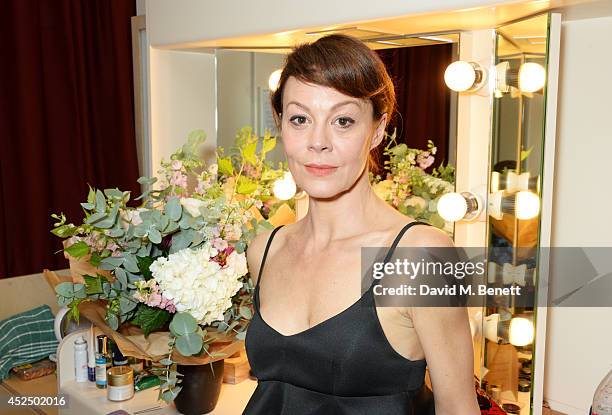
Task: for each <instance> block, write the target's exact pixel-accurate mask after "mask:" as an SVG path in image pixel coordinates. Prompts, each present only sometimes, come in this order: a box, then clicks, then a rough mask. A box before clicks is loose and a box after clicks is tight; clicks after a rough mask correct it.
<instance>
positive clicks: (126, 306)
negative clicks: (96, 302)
mask: <svg viewBox="0 0 612 415" xmlns="http://www.w3.org/2000/svg"><path fill="white" fill-rule="evenodd" d="M137 305H138V302H136V300H134V299H132V298H129V297H126V296H125V295H122V296H121V297H119V308H120V309H121V314H126V313H129V312H130V311H132V310H134V309H135V308H136V306H137Z"/></svg>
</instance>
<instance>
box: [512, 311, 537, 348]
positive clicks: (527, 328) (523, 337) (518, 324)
mask: <svg viewBox="0 0 612 415" xmlns="http://www.w3.org/2000/svg"><path fill="white" fill-rule="evenodd" d="M533 335H534V330H533V323H532V322H531V320H529V319H526V318H524V317H514V318H513V319H512V320H510V339H509V341H510V344H513V345H515V346H527V345H528V344H531V343H533Z"/></svg>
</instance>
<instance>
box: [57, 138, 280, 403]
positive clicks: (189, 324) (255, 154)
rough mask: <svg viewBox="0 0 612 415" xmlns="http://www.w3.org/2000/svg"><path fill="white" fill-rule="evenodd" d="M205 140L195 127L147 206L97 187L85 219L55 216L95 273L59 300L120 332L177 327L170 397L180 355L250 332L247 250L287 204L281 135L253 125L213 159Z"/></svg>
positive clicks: (68, 285) (70, 250)
mask: <svg viewBox="0 0 612 415" xmlns="http://www.w3.org/2000/svg"><path fill="white" fill-rule="evenodd" d="M204 141H205V136H204V133H203V132H202V131H194V132H192V133H191V134H190V135H189V138H188V142H187V143H186V144H185V145H184V146H183V147H182V148H181V149H180V150H179V151H177V152H176V153H174V154H173V155H172V156H171V158H170V160H169V161H162V163H161V168H160V170H159V171H158V177H159V179H158V178H144V177H141V178H140V179H139V180H138V181H139V183H141V184H142V185H144V186H145V187H146V191H145V192H144V193H143V194H142V195H141V196H140V197H138V198H137V199H136V200H138V201H140V204H139V205H138V206H129V205H128V203H129V201H130V192H125V191H120V190H118V189H106V190H104V191H102V190H99V189H94V188H91V187H90V190H89V194H88V197H87V201H86V202H85V203H82V204H81V206H82V207H83V211H84V213H85V218H84V220H83V223H82V224H81V225H78V226H77V225H74V224H72V223H66V217H65V216H64V215H63V214H61V215H52V216H53V218H55V219H56V220H57V223H55V225H54V229H53V230H52V233H53V234H55V235H57V236H59V237H61V238H64V239H65V241H64V252H65V255H66V256H67V257H69V258H70V259H71V263H72V262H73V261H75V262H80V263H87V266H89V268H81V269H88V270H89V271H91V272H80V273H79V274H78V275H77V276H76V278H75V276H74V275H73V281H72V282H63V283H60V284H58V285H56V287H55V291H56V293H57V296H58V302H59V304H60V305H66V306H68V307H69V309H70V314H71V315H72V317H74V318H75V319H78V317H79V313H80V312H84V311H83V310H85V309H87V307H90V308H91V307H92V305H94V304H95V305H96V306H97V307H98V312H99V311H100V308H102V309H103V310H104V313H103V315H104V323H105V324H106V325H108V327H110V329H112V330H113V331H117V330H119V329H120V328H122V327H125V326H128V325H129V326H137V327H139V328H140V329H141V330H142V332H143V333H144V336H148V335H149V334H150V333H152V332H154V331H157V330H162V329H166V328H167V329H169V332H170V334H169V338H170V342H169V343H168V345H169V346H170V350H169V352H168V357H166V358H162V359H161V360H159V361H160V362H161V364H162V365H165V366H166V368H164V369H163V370H162V371H161V372H160V373H161V374H162V375H163V376H164V382H163V385H162V390H160V398H162V399H164V400H167V401H170V400H172V399H174V397H175V396H176V395H177V394H178V392H179V391H180V386H177V383H178V382H179V381H178V380H177V374H176V372H174V371H172V370H170V365H172V363H173V359H174V360H175V361H176V360H177V359H179V360H180V359H181V358H182V357H186V356H200V355H204V356H207V357H208V361H212V360H211V359H214V358H219V357H220V356H219V355H218V354H215V353H211V352H210V345H211V344H212V343H213V342H214V341H215V339H217V338H218V336H219V333H222V334H224V335H226V336H230V337H231V338H233V339H236V340H242V339H244V335H245V334H246V331H245V330H246V327H247V326H248V322H249V320H250V318H251V316H252V291H253V284H252V281H251V279H250V278H249V276H248V269H247V263H246V255H245V250H246V247H247V245H248V243H249V241H250V240H252V238H253V237H254V236H255V234H256V233H257V232H259V231H261V230H262V229H271V228H273V227H274V226H273V225H272V224H271V223H270V221H269V220H268V219H270V218H271V216H272V215H271V214H273V213H274V212H275V211H276V209H277V208H278V206H277V205H279V204H280V202H282V201H278V200H277V199H276V198H274V196H273V193H272V191H271V189H272V186H273V182H274V181H275V180H276V179H278V178H281V177H283V176H284V174H285V172H286V171H287V169H286V167H284V166H283V165H282V163H280V165H279V168H278V169H275V168H273V167H272V166H271V165H270V163H269V162H267V161H266V160H265V157H266V153H267V152H269V151H270V150H272V149H273V148H274V146H275V144H276V141H275V138H274V137H271V136H270V135H269V134H266V136H265V137H263V140H261V139H260V138H259V137H257V136H255V135H253V134H252V129H251V128H250V127H245V128H243V129H242V130H241V131H240V132H239V134H238V136H237V145H236V147H235V148H233V149H232V150H231V152H230V154H229V155H228V156H227V157H224V154H223V153H224V151H223V149H222V148H219V149H218V150H217V158H216V163H214V164H211V165H210V166H206V165H205V163H204V162H203V159H202V158H201V157H200V154H199V147H200V145H201V144H202V143H203V142H204ZM258 143H261V149H260V151H257V144H258ZM190 182H191V186H190ZM264 204H265V209H264ZM88 317H89V316H88ZM122 344H124V345H125V344H127V343H121V342H118V345H119V346H120V348H121V345H122ZM175 348H176V350H177V351H178V354H177V353H175V352H174V349H175ZM122 352H123V350H122ZM125 354H126V355H130V354H129V353H125ZM138 357H140V356H138ZM149 357H151V356H149ZM151 358H152V357H151ZM152 360H155V359H153V358H152Z"/></svg>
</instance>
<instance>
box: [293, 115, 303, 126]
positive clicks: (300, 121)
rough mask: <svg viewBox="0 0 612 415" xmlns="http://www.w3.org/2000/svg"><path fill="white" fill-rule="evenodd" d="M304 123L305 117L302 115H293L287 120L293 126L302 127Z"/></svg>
mask: <svg viewBox="0 0 612 415" xmlns="http://www.w3.org/2000/svg"><path fill="white" fill-rule="evenodd" d="M306 121H307V120H306V117H304V116H303V115H294V116H293V117H291V118H289V122H291V123H292V124H294V125H303V124H306Z"/></svg>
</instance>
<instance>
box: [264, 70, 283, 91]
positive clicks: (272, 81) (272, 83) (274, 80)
mask: <svg viewBox="0 0 612 415" xmlns="http://www.w3.org/2000/svg"><path fill="white" fill-rule="evenodd" d="M281 73H283V70H282V69H277V70H275V71H274V72H272V73H271V74H270V77H269V78H268V88H270V91H272V92H274V91H276V88H278V83H279V81H280V77H281Z"/></svg>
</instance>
